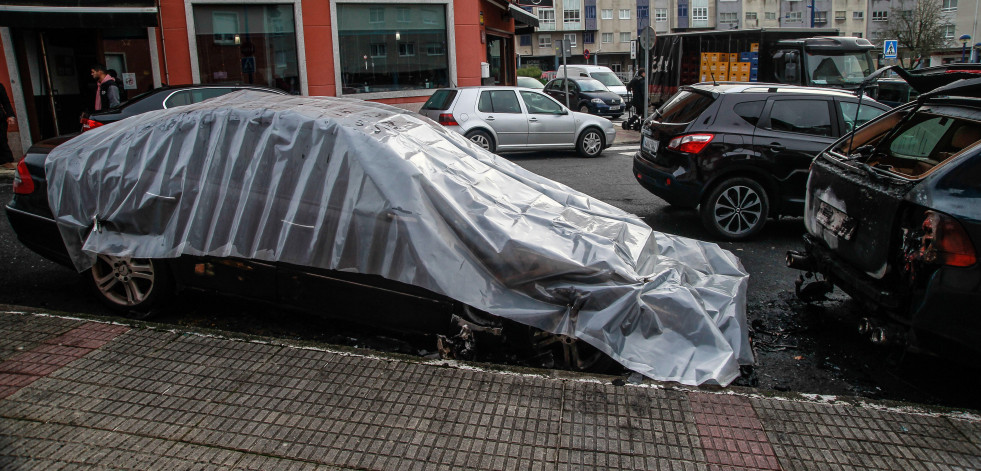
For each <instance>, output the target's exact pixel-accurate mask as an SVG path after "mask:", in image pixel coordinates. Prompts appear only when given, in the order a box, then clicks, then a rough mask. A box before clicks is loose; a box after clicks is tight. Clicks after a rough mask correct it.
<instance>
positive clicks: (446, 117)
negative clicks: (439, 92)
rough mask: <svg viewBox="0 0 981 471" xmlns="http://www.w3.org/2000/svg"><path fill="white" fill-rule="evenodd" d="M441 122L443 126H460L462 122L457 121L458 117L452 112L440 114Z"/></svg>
mask: <svg viewBox="0 0 981 471" xmlns="http://www.w3.org/2000/svg"><path fill="white" fill-rule="evenodd" d="M438 122H439V124H442V125H443V126H459V125H460V123H458V122H456V118H454V117H453V115H452V114H451V113H440V114H439V121H438Z"/></svg>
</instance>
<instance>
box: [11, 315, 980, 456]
mask: <svg viewBox="0 0 981 471" xmlns="http://www.w3.org/2000/svg"><path fill="white" fill-rule="evenodd" d="M278 342H279V341H246V340H234V339H226V338H218V337H213V336H206V335H200V334H195V333H190V332H182V331H171V330H162V329H153V328H148V327H146V326H138V325H137V326H125V325H118V324H106V323H101V322H96V321H89V320H83V319H73V318H65V317H56V316H47V315H38V314H22V313H15V312H0V468H2V469H58V468H72V469H77V468H91V467H99V468H109V467H113V468H115V467H118V468H128V469H140V470H156V469H168V470H169V469H222V468H233V469H256V470H260V469H261V470H273V469H384V470H388V469H432V468H439V469H462V468H466V469H508V470H514V469H522V470H523V469H569V468H577V469H578V468H603V469H607V468H609V469H647V470H653V469H671V470H702V469H706V470H708V469H786V470H792V469H897V470H898V469H903V470H911V469H978V468H981V418H979V417H978V416H976V415H970V414H965V413H956V412H943V411H936V410H934V411H927V410H925V409H924V410H920V409H916V408H913V407H902V408H887V407H886V406H885V405H883V404H881V403H849V402H844V401H840V400H839V401H832V403H828V401H827V400H826V401H818V400H811V401H808V400H805V399H803V398H796V399H794V398H790V397H786V398H778V397H763V396H760V395H754V394H751V392H752V391H750V390H743V389H740V390H735V391H734V390H724V391H718V392H711V391H699V390H695V389H689V388H676V387H672V386H668V385H657V384H654V383H645V384H642V385H633V384H629V383H628V384H626V385H619V386H618V385H615V384H613V383H611V379H613V378H610V377H580V376H578V375H573V374H570V373H560V372H550V371H538V372H537V373H536V372H529V373H522V374H518V373H505V372H496V371H489V370H482V369H478V368H475V367H473V366H466V365H459V364H455V363H454V364H451V363H447V362H443V361H433V362H421V361H420V360H418V359H414V358H400V357H395V356H382V355H381V354H378V355H366V354H362V353H357V352H348V351H341V350H326V349H318V348H311V347H301V346H293V345H287V344H284V343H278ZM617 384H621V382H620V381H617Z"/></svg>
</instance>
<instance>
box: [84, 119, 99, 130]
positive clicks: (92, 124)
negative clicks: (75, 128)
mask: <svg viewBox="0 0 981 471" xmlns="http://www.w3.org/2000/svg"><path fill="white" fill-rule="evenodd" d="M104 125H105V123H100V122H98V121H96V120H94V119H83V120H82V132H85V131H88V130H89V129H95V128H97V127H99V126H104Z"/></svg>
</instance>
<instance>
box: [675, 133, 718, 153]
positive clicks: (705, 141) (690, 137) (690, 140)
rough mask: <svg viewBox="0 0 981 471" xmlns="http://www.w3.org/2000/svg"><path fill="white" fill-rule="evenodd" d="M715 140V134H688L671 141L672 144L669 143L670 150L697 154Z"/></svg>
mask: <svg viewBox="0 0 981 471" xmlns="http://www.w3.org/2000/svg"><path fill="white" fill-rule="evenodd" d="M714 138H715V134H686V135H684V136H678V137H676V138H674V139H671V142H668V149H671V150H677V151H681V152H688V153H690V154H697V153H699V152H701V151H702V149H704V148H705V146H707V145H709V143H710V142H712V139H714Z"/></svg>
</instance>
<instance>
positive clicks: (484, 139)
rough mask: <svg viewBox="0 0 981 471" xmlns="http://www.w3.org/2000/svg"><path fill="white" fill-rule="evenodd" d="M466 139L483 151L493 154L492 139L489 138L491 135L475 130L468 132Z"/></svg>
mask: <svg viewBox="0 0 981 471" xmlns="http://www.w3.org/2000/svg"><path fill="white" fill-rule="evenodd" d="M466 138H467V139H470V140H471V141H473V143H474V144H477V145H478V146H480V147H483V148H484V149H487V150H488V151H490V152H494V138H493V137H491V135H490V134H488V133H487V131H481V130H480V129H475V130H473V131H470V132H468V133H467V135H466Z"/></svg>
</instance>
